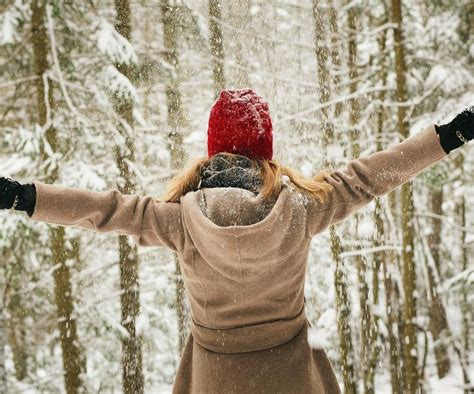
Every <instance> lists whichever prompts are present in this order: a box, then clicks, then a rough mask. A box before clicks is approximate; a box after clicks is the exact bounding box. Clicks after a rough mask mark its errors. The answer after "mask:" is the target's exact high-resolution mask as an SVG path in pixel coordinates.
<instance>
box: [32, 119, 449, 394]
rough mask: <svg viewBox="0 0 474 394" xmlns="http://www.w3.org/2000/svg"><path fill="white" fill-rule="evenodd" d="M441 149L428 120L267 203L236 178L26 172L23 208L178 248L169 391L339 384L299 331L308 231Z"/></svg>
mask: <svg viewBox="0 0 474 394" xmlns="http://www.w3.org/2000/svg"><path fill="white" fill-rule="evenodd" d="M445 156H447V154H446V153H445V152H444V150H443V149H442V147H441V145H440V143H439V138H438V135H437V134H436V131H435V128H434V125H430V126H428V127H426V128H425V129H424V130H422V131H421V132H419V133H417V134H414V135H412V136H410V137H409V138H407V139H405V140H404V141H402V142H400V143H397V144H394V145H392V146H391V147H389V148H387V149H385V150H383V151H380V152H376V153H373V154H371V155H369V156H366V157H363V158H359V159H354V160H351V161H350V162H349V163H348V164H347V166H346V167H345V168H343V169H339V170H334V171H332V172H331V174H330V175H329V176H327V178H326V180H327V182H329V183H330V184H331V185H333V186H334V188H333V190H332V191H331V192H330V194H329V196H328V199H327V201H325V202H324V203H320V202H319V201H318V200H316V199H314V198H312V197H308V196H307V195H306V194H303V193H301V192H299V191H298V189H296V188H295V186H294V185H292V184H291V183H290V182H289V181H285V182H284V186H283V188H282V190H281V192H280V194H279V196H278V198H277V199H276V201H275V202H274V204H273V205H272V206H271V207H268V206H265V205H264V204H263V201H262V200H261V199H260V197H258V196H257V195H255V194H253V193H252V192H250V191H248V190H244V189H237V188H206V189H201V190H197V191H195V192H190V193H188V194H186V195H185V196H183V197H182V198H181V201H180V203H163V202H156V201H155V200H154V198H153V197H151V196H142V197H140V196H136V195H122V194H121V193H120V192H119V191H118V190H109V191H105V192H96V191H91V190H85V189H78V188H69V187H64V186H59V185H47V184H44V183H42V182H38V181H35V182H34V184H35V186H36V191H37V200H36V206H35V211H34V213H33V215H32V219H34V220H38V221H44V222H48V223H51V224H57V225H61V226H77V227H82V228H85V229H88V230H92V231H95V232H115V233H118V234H126V235H130V236H132V237H133V240H134V241H135V242H136V244H138V245H140V246H166V247H168V248H171V249H173V250H175V251H177V252H178V256H179V260H180V265H181V272H182V275H183V281H184V286H185V289H186V291H187V294H188V296H189V300H190V305H191V316H192V320H191V327H190V329H191V332H190V334H189V335H188V338H187V342H186V347H185V350H184V353H183V354H182V357H181V362H180V366H179V369H178V372H177V375H176V380H175V383H174V388H173V393H243V392H259V393H265V392H268V393H275V392H282V393H338V392H339V387H338V385H337V380H336V376H335V374H334V371H333V370H332V367H331V364H330V363H329V360H328V359H327V357H326V354H325V352H324V350H316V349H311V348H310V347H309V345H308V342H307V330H308V326H309V322H308V320H307V319H306V317H305V312H304V311H305V303H304V284H305V276H306V270H307V258H308V253H309V247H310V242H311V239H312V237H313V236H314V235H316V234H318V233H320V232H322V231H324V230H325V229H326V228H327V227H328V226H330V225H331V224H335V223H338V222H340V221H341V220H343V219H344V218H346V217H347V216H348V215H350V214H351V213H352V212H354V211H355V210H357V209H359V208H361V207H363V206H364V205H366V204H368V203H369V202H370V201H372V200H373V199H374V198H375V197H377V196H382V195H384V194H386V193H388V192H390V191H391V190H393V189H395V188H396V187H398V186H400V185H402V184H403V183H405V182H407V181H409V180H411V179H412V178H413V177H415V176H416V175H418V174H419V173H420V172H422V171H423V170H424V169H427V168H428V167H430V166H431V165H433V164H435V163H437V162H438V161H439V160H441V159H442V158H444V157H445ZM262 212H264V214H263V215H262ZM265 215H266V216H265Z"/></svg>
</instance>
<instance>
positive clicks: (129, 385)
mask: <svg viewBox="0 0 474 394" xmlns="http://www.w3.org/2000/svg"><path fill="white" fill-rule="evenodd" d="M115 11H116V22H115V29H116V30H117V31H118V32H119V33H120V34H121V35H122V36H123V37H125V38H126V39H127V40H128V41H131V33H132V25H131V10H130V3H129V1H128V0H115ZM116 67H117V70H118V71H120V72H121V73H122V74H123V75H124V76H125V77H127V78H128V79H129V80H132V71H133V70H132V66H131V65H130V64H128V63H119V64H116ZM114 106H115V111H116V112H117V114H118V115H119V116H120V117H121V118H122V119H123V120H124V121H125V122H126V123H127V125H128V127H124V126H123V125H120V126H119V127H118V130H119V132H120V133H121V134H122V135H123V136H124V139H125V149H120V147H118V146H116V147H115V160H116V163H117V167H118V168H119V171H120V178H121V182H119V183H118V185H117V188H118V190H119V191H120V192H121V193H123V194H133V193H136V182H135V177H134V174H133V172H132V171H131V170H130V168H129V165H128V162H134V161H135V145H134V141H133V139H134V135H131V133H130V130H131V129H133V124H134V119H133V102H132V101H131V100H128V99H125V98H122V99H116V101H115V103H114ZM139 266H140V261H139V257H138V253H137V247H136V245H134V244H132V243H131V242H130V240H129V237H128V236H125V235H119V269H120V290H121V291H120V305H121V324H122V326H123V327H124V328H125V329H126V330H127V332H128V336H124V337H122V383H123V390H124V393H127V394H128V393H130V394H131V393H143V386H144V377H143V370H142V338H141V336H140V335H138V334H137V331H136V319H137V317H138V315H139V313H140V283H139Z"/></svg>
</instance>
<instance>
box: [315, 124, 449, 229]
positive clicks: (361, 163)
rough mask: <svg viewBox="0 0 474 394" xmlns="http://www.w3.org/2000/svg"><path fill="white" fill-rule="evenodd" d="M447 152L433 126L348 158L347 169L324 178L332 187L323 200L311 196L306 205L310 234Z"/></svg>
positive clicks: (342, 216) (391, 188)
mask: <svg viewBox="0 0 474 394" xmlns="http://www.w3.org/2000/svg"><path fill="white" fill-rule="evenodd" d="M447 155H448V154H447V153H446V152H445V151H444V150H443V148H442V146H441V144H440V141H439V136H438V134H437V133H436V130H435V128H434V125H430V126H428V127H427V128H425V129H424V130H423V131H421V132H419V133H417V134H415V135H412V136H410V137H408V138H406V139H404V140H403V141H402V142H399V143H397V144H395V145H392V146H391V147H389V148H387V149H385V150H382V151H378V152H375V153H372V154H371V155H369V156H366V157H362V158H358V159H354V160H351V161H350V162H349V163H348V164H347V166H346V168H343V169H339V170H335V171H332V172H331V173H330V174H329V175H327V176H326V177H325V180H326V181H327V182H328V183H329V184H330V185H332V186H333V188H332V190H331V191H330V192H329V193H328V194H327V199H326V201H325V202H324V203H321V202H319V201H318V200H316V199H315V198H311V199H310V202H309V205H308V223H307V226H308V228H307V235H308V236H309V237H311V236H314V235H315V234H317V233H319V232H321V231H323V230H325V229H326V228H327V227H328V226H330V225H332V224H336V223H338V222H340V221H342V220H343V219H345V218H346V217H347V216H348V215H350V214H351V213H353V212H354V211H356V210H357V209H359V208H361V207H363V206H364V205H366V204H368V203H369V202H370V201H372V200H373V199H374V198H375V197H378V196H382V195H384V194H386V193H388V192H390V191H392V190H393V189H395V188H397V187H398V186H401V185H402V184H404V183H406V182H408V181H409V180H411V179H412V178H414V177H415V176H416V175H418V174H419V173H421V172H422V171H423V170H424V169H426V168H428V167H430V166H432V165H433V164H435V163H437V162H438V161H440V160H441V159H443V158H444V157H445V156H447Z"/></svg>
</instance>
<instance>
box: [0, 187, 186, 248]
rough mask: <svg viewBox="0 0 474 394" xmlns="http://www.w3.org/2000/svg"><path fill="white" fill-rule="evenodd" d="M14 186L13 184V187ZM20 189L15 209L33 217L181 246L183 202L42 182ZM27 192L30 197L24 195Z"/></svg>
mask: <svg viewBox="0 0 474 394" xmlns="http://www.w3.org/2000/svg"><path fill="white" fill-rule="evenodd" d="M2 179H5V178H2ZM32 188H33V190H34V209H33V210H31V193H32V192H31V189H32ZM11 189H14V186H10V190H11ZM19 190H20V192H19V193H18V194H19V196H20V198H19V202H20V205H19V206H18V205H17V207H15V209H21V210H24V211H26V212H27V213H28V216H30V217H31V218H32V219H33V220H38V221H43V222H47V223H51V224H56V225H60V226H76V227H81V228H84V229H88V230H91V231H94V232H101V233H104V232H115V233H118V234H122V235H130V236H132V238H133V239H134V241H135V242H136V243H137V244H138V245H141V246H167V247H169V248H171V249H174V250H179V249H180V248H181V244H182V240H183V228H182V224H181V210H180V205H179V204H177V203H165V202H156V201H155V200H154V198H153V197H151V196H143V197H142V196H137V195H128V194H125V195H123V194H122V193H120V192H119V191H118V190H115V189H113V190H108V191H103V192H97V191H93V190H88V189H79V188H72V187H66V186H61V185H48V184H46V183H43V182H39V181H34V182H33V184H30V185H22V189H19ZM11 194H12V193H10V195H11ZM4 195H6V194H5V193H4ZM28 195H30V197H25V196H28ZM25 199H26V200H28V199H29V201H30V205H28V203H23V200H25ZM4 201H6V199H5V198H4ZM22 205H23V206H22ZM10 207H12V204H10ZM4 208H5V207H4Z"/></svg>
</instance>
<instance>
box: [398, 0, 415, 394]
mask: <svg viewBox="0 0 474 394" xmlns="http://www.w3.org/2000/svg"><path fill="white" fill-rule="evenodd" d="M401 7H402V6H401V0H392V22H393V23H395V24H396V25H397V27H395V28H394V46H395V72H396V81H397V89H396V95H397V101H398V102H399V103H400V104H402V105H401V106H399V107H398V131H399V132H400V134H401V135H402V136H403V137H404V138H407V137H408V122H407V119H406V107H405V106H404V104H405V103H406V101H407V92H406V89H407V87H406V75H405V74H406V64H405V53H404V44H403V35H402V27H403V24H402V8H401ZM401 194H402V196H401V198H402V233H403V242H402V245H403V250H402V261H403V290H404V294H405V299H404V305H403V324H404V328H403V329H404V341H403V345H404V346H403V387H404V390H405V391H406V392H408V393H415V392H416V391H417V390H418V387H419V377H418V355H417V341H416V324H415V321H414V320H415V318H416V297H415V290H416V269H415V259H414V241H413V239H414V226H413V190H412V185H411V182H408V183H405V184H404V185H403V186H402V192H401Z"/></svg>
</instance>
